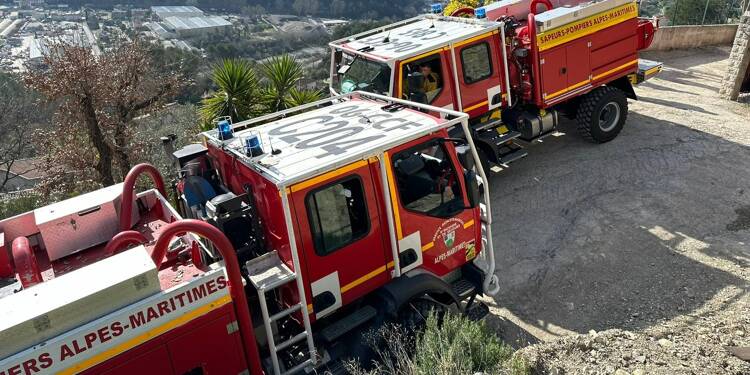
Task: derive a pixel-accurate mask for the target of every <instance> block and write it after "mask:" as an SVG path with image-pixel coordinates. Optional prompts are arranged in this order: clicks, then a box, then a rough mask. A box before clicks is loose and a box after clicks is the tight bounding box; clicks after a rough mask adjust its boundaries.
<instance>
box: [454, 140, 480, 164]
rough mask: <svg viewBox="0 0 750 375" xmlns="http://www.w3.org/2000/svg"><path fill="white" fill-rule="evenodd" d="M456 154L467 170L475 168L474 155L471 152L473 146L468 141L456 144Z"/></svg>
mask: <svg viewBox="0 0 750 375" xmlns="http://www.w3.org/2000/svg"><path fill="white" fill-rule="evenodd" d="M456 155H457V156H458V161H459V162H460V163H461V166H462V167H464V169H466V170H472V169H474V166H475V165H476V163H474V156H473V155H472V154H471V148H470V147H469V145H467V144H466V143H464V144H461V145H457V146H456Z"/></svg>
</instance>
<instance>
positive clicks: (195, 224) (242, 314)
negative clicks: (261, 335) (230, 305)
mask: <svg viewBox="0 0 750 375" xmlns="http://www.w3.org/2000/svg"><path fill="white" fill-rule="evenodd" d="M186 232H192V233H195V234H198V235H200V236H202V237H204V238H206V239H208V240H209V241H211V242H212V243H213V244H214V246H215V247H216V249H217V250H218V251H219V254H221V256H222V257H223V258H224V266H225V267H226V271H227V277H228V278H229V294H230V295H231V296H232V300H233V301H234V306H235V309H236V310H235V311H236V313H237V322H238V325H239V328H240V334H241V336H242V340H243V341H244V344H245V345H244V348H245V356H246V358H247V361H248V366H250V369H251V371H250V373H251V374H253V375H255V374H263V369H262V368H261V366H260V355H259V354H258V346H257V344H256V343H255V333H254V331H253V323H252V320H251V319H250V308H249V307H248V304H247V297H246V296H245V290H244V288H243V284H242V274H240V266H239V264H238V262H237V255H236V254H235V252H234V248H233V247H232V243H231V242H229V239H228V238H227V237H226V236H225V235H224V233H222V232H221V231H220V230H219V229H217V228H216V227H214V226H212V225H211V224H208V223H206V222H203V221H199V220H192V219H187V220H180V221H176V222H174V223H172V224H169V225H167V226H165V227H164V229H163V231H162V232H161V234H160V235H159V239H158V240H156V245H155V246H154V252H153V253H152V254H151V259H153V260H154V263H156V267H157V269H158V268H159V267H160V266H161V263H162V261H163V260H164V256H165V255H166V254H167V249H168V247H169V242H170V241H172V239H173V238H174V237H175V236H177V235H181V234H183V233H186Z"/></svg>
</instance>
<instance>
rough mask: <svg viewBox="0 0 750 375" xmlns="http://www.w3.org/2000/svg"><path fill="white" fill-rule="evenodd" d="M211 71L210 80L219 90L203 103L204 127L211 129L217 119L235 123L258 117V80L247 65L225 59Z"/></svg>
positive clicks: (247, 63) (242, 62)
mask: <svg viewBox="0 0 750 375" xmlns="http://www.w3.org/2000/svg"><path fill="white" fill-rule="evenodd" d="M213 70H214V71H213V75H212V80H213V82H214V84H215V85H216V86H217V88H218V90H217V91H216V92H215V93H214V94H213V95H212V96H210V97H208V98H206V99H203V104H202V106H201V117H202V120H203V127H204V128H211V127H212V126H213V121H214V120H215V119H217V118H220V117H230V118H231V119H232V122H233V123H235V122H239V121H244V120H247V119H248V118H251V117H253V116H255V115H257V114H258V110H257V108H256V107H257V102H258V93H259V92H258V79H257V75H256V74H255V70H253V68H252V66H251V65H250V63H249V62H248V61H247V60H239V59H226V60H223V61H221V62H220V63H217V64H216V65H214V67H213Z"/></svg>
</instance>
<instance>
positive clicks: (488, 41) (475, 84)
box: [454, 32, 504, 117]
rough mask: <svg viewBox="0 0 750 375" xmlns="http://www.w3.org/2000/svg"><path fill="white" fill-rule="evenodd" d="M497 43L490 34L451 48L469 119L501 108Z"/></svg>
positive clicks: (497, 40) (462, 101) (500, 63)
mask: <svg viewBox="0 0 750 375" xmlns="http://www.w3.org/2000/svg"><path fill="white" fill-rule="evenodd" d="M499 45H500V41H499V38H498V37H497V33H496V32H493V33H492V34H490V35H487V36H485V37H483V38H480V39H469V40H466V41H463V42H460V43H456V44H455V46H454V53H455V55H456V65H457V69H456V71H457V74H458V82H459V85H460V92H461V104H462V106H463V111H464V112H466V113H468V114H469V115H470V116H471V117H476V116H478V115H481V114H484V113H485V112H487V111H488V110H490V109H495V108H498V107H500V106H501V105H502V92H503V90H502V79H501V76H502V74H501V73H502V72H503V71H504V70H503V65H502V64H503V61H501V59H500V56H502V51H501V50H500V47H499Z"/></svg>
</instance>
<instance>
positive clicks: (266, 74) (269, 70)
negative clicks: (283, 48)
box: [261, 55, 304, 111]
mask: <svg viewBox="0 0 750 375" xmlns="http://www.w3.org/2000/svg"><path fill="white" fill-rule="evenodd" d="M261 71H262V72H263V78H264V79H265V80H266V83H267V85H268V90H266V91H267V93H269V94H271V95H272V96H271V97H269V98H268V99H269V101H268V102H267V104H268V105H269V109H270V110H271V111H279V110H282V109H284V108H285V104H286V99H285V98H286V96H287V94H288V93H289V91H290V90H291V89H292V88H294V86H295V85H296V84H297V82H299V80H300V79H302V75H303V73H304V69H303V68H302V66H301V65H300V64H299V62H298V61H297V59H295V58H294V57H292V56H289V55H283V56H278V57H272V58H270V59H268V60H267V61H266V62H264V63H263V65H262V66H261Z"/></svg>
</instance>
